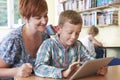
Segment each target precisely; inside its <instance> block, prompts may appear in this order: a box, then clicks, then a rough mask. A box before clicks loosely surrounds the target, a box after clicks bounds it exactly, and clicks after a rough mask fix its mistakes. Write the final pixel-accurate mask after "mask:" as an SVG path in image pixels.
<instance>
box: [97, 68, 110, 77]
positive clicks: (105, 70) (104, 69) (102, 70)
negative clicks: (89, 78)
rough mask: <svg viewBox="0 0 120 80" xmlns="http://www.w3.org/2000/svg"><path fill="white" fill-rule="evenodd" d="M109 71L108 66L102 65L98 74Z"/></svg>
mask: <svg viewBox="0 0 120 80" xmlns="http://www.w3.org/2000/svg"><path fill="white" fill-rule="evenodd" d="M107 72H108V66H105V67H102V68H100V69H99V70H98V71H97V74H98V75H105V74H107Z"/></svg>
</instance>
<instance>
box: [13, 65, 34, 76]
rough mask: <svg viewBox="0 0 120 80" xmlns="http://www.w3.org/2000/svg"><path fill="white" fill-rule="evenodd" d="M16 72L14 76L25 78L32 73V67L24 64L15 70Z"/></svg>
mask: <svg viewBox="0 0 120 80" xmlns="http://www.w3.org/2000/svg"><path fill="white" fill-rule="evenodd" d="M16 70H17V72H16V74H15V76H18V77H27V76H30V75H31V73H32V65H31V64H30V63H25V64H23V65H22V66H21V67H18V68H16Z"/></svg>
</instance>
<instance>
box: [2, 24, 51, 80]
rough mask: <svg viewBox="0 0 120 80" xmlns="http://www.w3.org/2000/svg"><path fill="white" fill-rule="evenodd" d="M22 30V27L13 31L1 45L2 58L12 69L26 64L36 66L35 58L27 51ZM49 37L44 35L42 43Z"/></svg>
mask: <svg viewBox="0 0 120 80" xmlns="http://www.w3.org/2000/svg"><path fill="white" fill-rule="evenodd" d="M22 29H23V27H22V26H21V27H19V28H17V29H15V30H13V31H11V32H10V33H9V34H8V35H7V36H6V37H5V38H4V39H3V40H2V42H1V43H0V56H1V57H2V59H3V60H4V61H5V62H6V63H7V64H9V65H11V67H18V66H21V65H22V64H24V63H31V64H32V65H33V66H34V64H35V58H32V57H31V56H30V55H29V54H28V53H27V52H26V51H25V46H24V43H23V35H22V32H23V30H22ZM48 37H49V36H48V34H46V33H42V38H43V40H42V41H44V40H45V39H47V38H48ZM0 80H1V79H0ZM7 80H11V79H7Z"/></svg>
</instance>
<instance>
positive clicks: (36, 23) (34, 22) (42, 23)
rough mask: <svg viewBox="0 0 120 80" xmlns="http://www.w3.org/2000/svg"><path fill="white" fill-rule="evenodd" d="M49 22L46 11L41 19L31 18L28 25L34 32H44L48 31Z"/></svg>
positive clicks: (37, 17)
mask: <svg viewBox="0 0 120 80" xmlns="http://www.w3.org/2000/svg"><path fill="white" fill-rule="evenodd" d="M47 22H48V16H47V11H46V12H45V13H43V14H42V15H41V16H40V17H39V16H35V17H32V16H31V17H30V19H29V20H28V22H27V23H28V26H29V28H31V29H32V30H36V31H41V32H43V31H45V30H46V25H47Z"/></svg>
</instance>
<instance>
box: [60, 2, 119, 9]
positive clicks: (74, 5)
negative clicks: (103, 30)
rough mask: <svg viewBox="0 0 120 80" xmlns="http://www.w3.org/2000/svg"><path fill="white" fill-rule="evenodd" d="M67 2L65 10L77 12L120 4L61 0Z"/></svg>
mask: <svg viewBox="0 0 120 80" xmlns="http://www.w3.org/2000/svg"><path fill="white" fill-rule="evenodd" d="M60 1H61V2H62V1H63V2H65V3H64V4H65V5H64V7H65V10H71V9H72V10H77V11H83V10H86V9H90V8H94V7H99V6H104V5H107V4H111V3H114V2H120V0H60Z"/></svg>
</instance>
